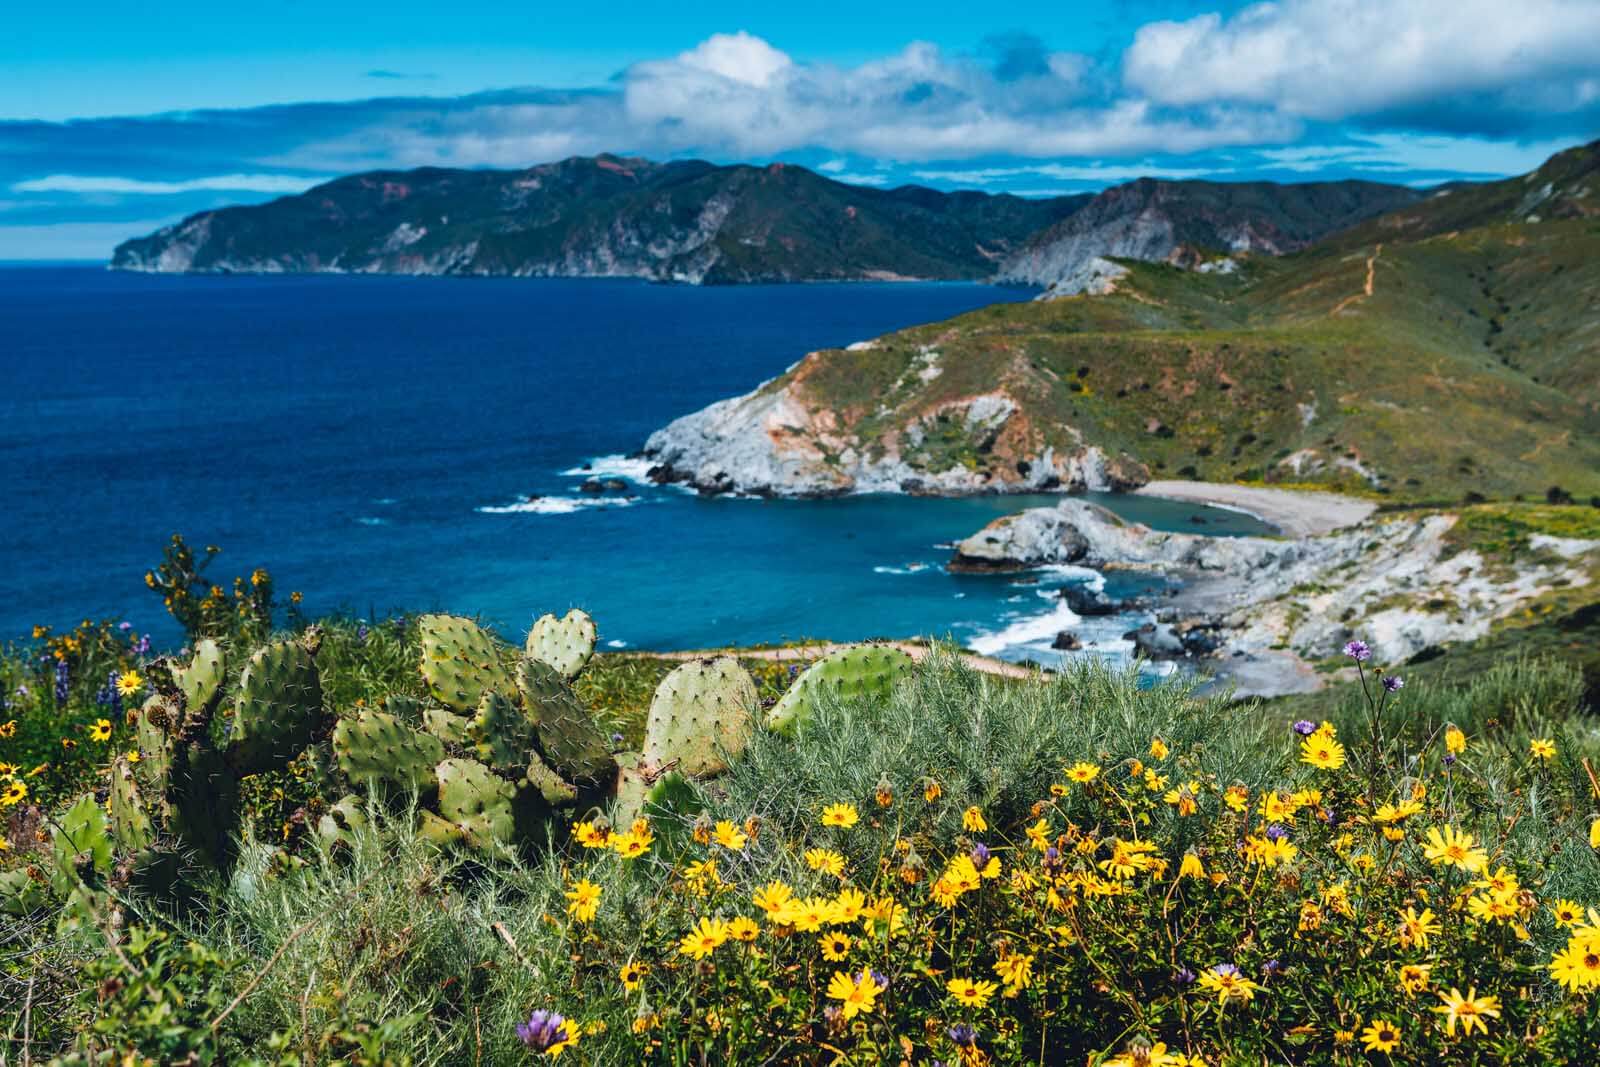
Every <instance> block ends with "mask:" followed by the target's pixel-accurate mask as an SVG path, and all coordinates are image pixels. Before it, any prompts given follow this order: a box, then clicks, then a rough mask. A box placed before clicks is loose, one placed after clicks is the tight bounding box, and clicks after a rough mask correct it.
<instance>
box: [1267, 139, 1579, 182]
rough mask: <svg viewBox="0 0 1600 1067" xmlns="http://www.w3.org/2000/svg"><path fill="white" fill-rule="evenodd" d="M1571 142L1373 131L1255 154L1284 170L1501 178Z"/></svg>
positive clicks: (1530, 166) (1525, 168)
mask: <svg viewBox="0 0 1600 1067" xmlns="http://www.w3.org/2000/svg"><path fill="white" fill-rule="evenodd" d="M1571 143H1572V142H1571V141H1570V140H1567V139H1556V140H1541V141H1528V142H1522V141H1491V140H1487V139H1484V138H1481V137H1444V136H1418V135H1410V134H1408V135H1403V136H1402V135H1400V134H1392V133H1376V134H1367V135H1363V136H1356V137H1354V138H1352V143H1349V144H1329V145H1299V146H1294V147H1289V148H1262V149H1257V150H1256V152H1255V155H1256V156H1258V157H1259V158H1261V159H1262V160H1263V161H1266V162H1268V163H1270V164H1272V165H1273V166H1276V167H1280V168H1282V169H1284V170H1293V171H1302V172H1306V173H1315V172H1317V171H1320V170H1323V169H1324V168H1326V167H1328V166H1330V165H1343V166H1356V167H1362V168H1364V169H1367V170H1380V171H1382V170H1392V171H1439V172H1449V173H1452V174H1483V175H1500V174H1521V173H1525V172H1527V171H1530V170H1533V169H1534V168H1536V167H1538V166H1539V164H1541V163H1543V162H1544V161H1545V160H1547V159H1549V158H1550V157H1551V156H1553V155H1555V154H1556V153H1557V152H1559V151H1561V150H1562V149H1563V148H1567V147H1569V146H1570V145H1571ZM1432 180H1434V179H1431V178H1430V179H1424V180H1423V182H1424V184H1426V183H1427V182H1429V181H1432Z"/></svg>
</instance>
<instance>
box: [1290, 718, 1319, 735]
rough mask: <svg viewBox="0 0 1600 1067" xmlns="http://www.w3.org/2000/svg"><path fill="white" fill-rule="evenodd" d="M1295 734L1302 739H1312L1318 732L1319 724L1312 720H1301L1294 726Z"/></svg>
mask: <svg viewBox="0 0 1600 1067" xmlns="http://www.w3.org/2000/svg"><path fill="white" fill-rule="evenodd" d="M1294 732H1295V733H1297V734H1299V735H1300V736H1301V737H1310V736H1311V735H1312V734H1314V733H1316V732H1317V724H1316V723H1314V722H1312V721H1311V720H1310V719H1301V720H1300V721H1299V722H1296V723H1295V724H1294Z"/></svg>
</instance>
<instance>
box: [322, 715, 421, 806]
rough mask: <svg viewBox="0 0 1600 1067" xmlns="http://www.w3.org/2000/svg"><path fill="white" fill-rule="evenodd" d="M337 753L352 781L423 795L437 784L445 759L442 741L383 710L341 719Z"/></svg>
mask: <svg viewBox="0 0 1600 1067" xmlns="http://www.w3.org/2000/svg"><path fill="white" fill-rule="evenodd" d="M333 751H334V753H335V755H336V756H337V757H338V759H339V769H340V770H341V771H343V772H344V776H345V777H346V778H348V779H350V781H352V782H355V783H358V784H364V785H379V784H381V785H386V786H391V787H393V788H396V789H401V790H404V789H416V790H418V791H421V792H426V791H427V790H429V789H432V788H433V787H434V785H435V784H437V781H438V779H437V778H436V777H435V775H434V770H433V769H434V766H435V765H436V764H438V763H439V761H440V760H442V759H444V745H442V744H440V743H439V739H438V738H436V737H433V736H432V735H430V734H425V733H423V732H422V731H420V730H413V729H412V728H411V727H409V726H407V725H406V724H405V723H403V722H401V721H400V720H399V719H396V718H395V717H394V716H393V715H386V714H384V713H383V712H381V711H364V712H362V713H361V714H360V715H358V716H357V717H355V718H354V719H340V720H339V725H337V726H335V727H334V729H333Z"/></svg>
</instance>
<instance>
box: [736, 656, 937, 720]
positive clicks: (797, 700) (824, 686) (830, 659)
mask: <svg viewBox="0 0 1600 1067" xmlns="http://www.w3.org/2000/svg"><path fill="white" fill-rule="evenodd" d="M911 666H912V660H911V657H910V656H908V655H906V654H905V653H904V652H902V651H900V650H899V649H898V648H890V647H888V646H886V645H856V646H855V647H854V648H846V649H841V650H839V651H838V652H834V653H832V654H831V655H827V656H824V657H823V658H821V659H819V660H817V662H815V663H813V664H812V665H811V666H810V667H808V668H806V670H805V672H804V673H802V674H801V675H800V677H798V678H796V679H795V680H794V683H793V684H792V685H790V686H789V691H788V692H787V693H785V694H783V698H782V699H781V700H779V701H778V702H777V703H776V704H775V705H773V707H772V710H771V712H769V713H768V715H767V728H768V729H769V730H775V731H777V732H778V733H782V734H791V733H793V732H794V731H795V730H796V729H798V728H799V727H801V726H803V725H804V724H805V723H806V722H808V721H809V720H810V719H811V717H812V715H814V714H815V713H816V708H817V701H818V699H819V698H822V696H823V694H827V695H828V696H829V697H831V698H832V699H834V700H844V701H850V700H862V699H868V698H871V699H877V700H882V699H885V698H886V697H888V695H889V694H890V693H891V692H892V691H893V690H894V683H895V681H896V680H897V679H899V678H900V677H901V676H902V675H904V674H906V673H907V672H908V671H910V670H911Z"/></svg>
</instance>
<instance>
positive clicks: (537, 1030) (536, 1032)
mask: <svg viewBox="0 0 1600 1067" xmlns="http://www.w3.org/2000/svg"><path fill="white" fill-rule="evenodd" d="M569 1036H570V1035H569V1034H568V1033H567V1020H566V1019H564V1018H562V1017H561V1016H560V1015H557V1014H556V1013H555V1012H553V1011H545V1010H544V1009H543V1008H540V1009H539V1010H538V1011H536V1012H534V1013H533V1014H532V1015H530V1016H528V1021H527V1022H525V1023H518V1024H517V1037H519V1038H520V1039H521V1040H522V1043H523V1044H524V1045H527V1046H528V1047H529V1048H531V1049H533V1051H535V1052H544V1051H546V1050H548V1049H549V1048H550V1046H551V1045H555V1044H559V1043H560V1042H562V1041H566V1040H567V1039H568V1037H569Z"/></svg>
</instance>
